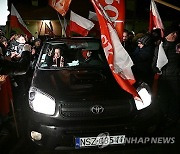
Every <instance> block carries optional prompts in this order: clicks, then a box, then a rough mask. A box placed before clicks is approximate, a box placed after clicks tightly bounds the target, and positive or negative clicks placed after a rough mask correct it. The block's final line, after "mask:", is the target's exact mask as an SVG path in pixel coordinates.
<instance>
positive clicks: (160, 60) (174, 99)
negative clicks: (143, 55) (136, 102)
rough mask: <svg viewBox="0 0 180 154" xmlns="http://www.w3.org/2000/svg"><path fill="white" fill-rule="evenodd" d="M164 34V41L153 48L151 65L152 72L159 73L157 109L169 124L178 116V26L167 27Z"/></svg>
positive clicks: (179, 100) (179, 60) (179, 56)
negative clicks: (153, 54)
mask: <svg viewBox="0 0 180 154" xmlns="http://www.w3.org/2000/svg"><path fill="white" fill-rule="evenodd" d="M164 36H165V37H164V41H163V42H161V44H160V45H159V46H157V48H156V49H155V56H154V59H153V65H152V66H153V70H154V72H155V73H158V74H160V77H159V83H158V95H159V109H160V112H161V114H162V115H163V117H164V118H165V120H166V125H167V126H169V125H172V124H174V123H176V122H177V120H178V119H179V117H180V113H179V111H180V98H179V91H180V54H179V53H178V52H176V47H177V44H178V42H177V38H178V27H177V26H169V27H167V28H166V29H165V32H164Z"/></svg>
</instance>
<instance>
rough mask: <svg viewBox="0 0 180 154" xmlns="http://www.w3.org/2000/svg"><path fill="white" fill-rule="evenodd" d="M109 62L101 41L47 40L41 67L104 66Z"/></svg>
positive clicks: (41, 58)
mask: <svg viewBox="0 0 180 154" xmlns="http://www.w3.org/2000/svg"><path fill="white" fill-rule="evenodd" d="M105 63H107V62H106V59H105V55H104V52H103V49H102V47H101V45H100V43H99V42H87V41H86V42H82V41H81V42H73V41H72V42H63V41H59V42H47V43H46V44H45V45H44V47H43V50H42V52H41V55H40V60H39V67H40V68H45V69H60V68H72V67H73V68H75V67H103V66H104V64H105Z"/></svg>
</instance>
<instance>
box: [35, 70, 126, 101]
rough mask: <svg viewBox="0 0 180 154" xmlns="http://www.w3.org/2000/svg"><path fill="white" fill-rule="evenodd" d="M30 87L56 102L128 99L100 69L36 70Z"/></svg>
mask: <svg viewBox="0 0 180 154" xmlns="http://www.w3.org/2000/svg"><path fill="white" fill-rule="evenodd" d="M32 86H34V87H36V88H38V89H39V90H41V91H43V92H45V93H48V94H50V95H51V96H52V97H54V98H55V99H56V100H66V101H68V100H72V99H73V100H74V101H76V100H97V101H98V100H101V101H102V100H112V99H119V98H121V99H124V98H127V97H129V94H127V93H126V92H125V91H123V90H122V89H121V88H120V86H119V85H118V84H117V83H116V81H115V79H114V78H113V77H112V75H111V73H110V72H108V71H107V70H106V71H105V70H103V69H102V70H100V69H97V70H95V69H93V70H91V69H89V70H88V69H81V70H73V69H71V70H68V69H66V70H65V69H64V70H63V69H62V70H36V71H35V73H34V78H33V81H32Z"/></svg>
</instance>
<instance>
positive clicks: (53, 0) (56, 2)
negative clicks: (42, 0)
mask: <svg viewBox="0 0 180 154" xmlns="http://www.w3.org/2000/svg"><path fill="white" fill-rule="evenodd" d="M70 3H71V0H49V5H50V6H51V7H52V8H54V9H55V10H56V11H57V12H59V13H60V14H61V15H62V16H65V15H66V13H67V11H68V9H69V5H70Z"/></svg>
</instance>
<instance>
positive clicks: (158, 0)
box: [154, 0, 180, 11]
mask: <svg viewBox="0 0 180 154" xmlns="http://www.w3.org/2000/svg"><path fill="white" fill-rule="evenodd" d="M154 1H155V2H158V3H160V4H163V5H165V6H168V7H170V8H173V9H175V10H177V11H180V8H179V7H177V6H174V5H172V4H169V3H167V2H164V1H162V0H154Z"/></svg>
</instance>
